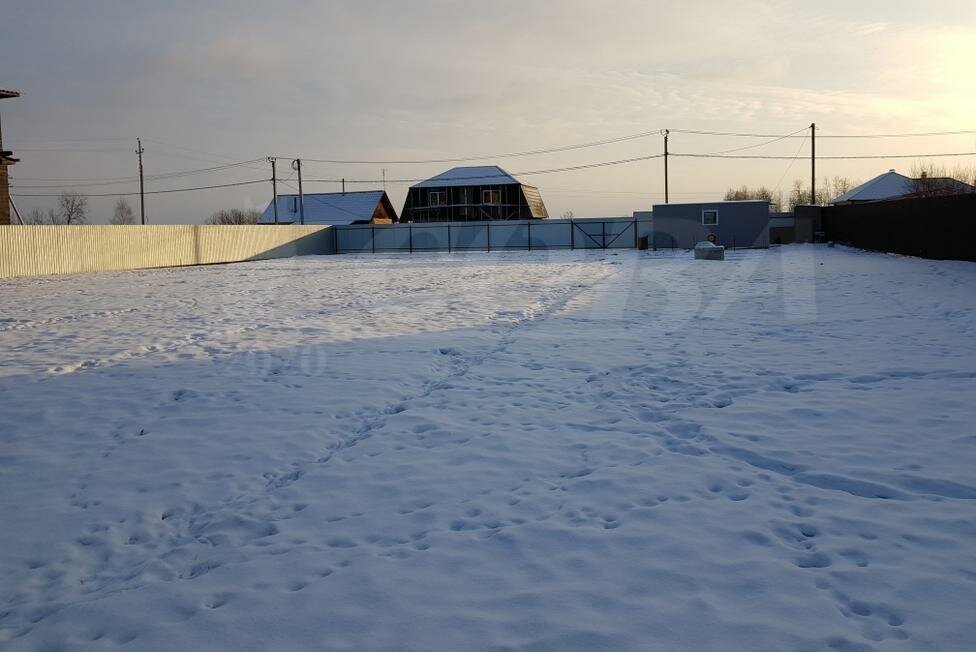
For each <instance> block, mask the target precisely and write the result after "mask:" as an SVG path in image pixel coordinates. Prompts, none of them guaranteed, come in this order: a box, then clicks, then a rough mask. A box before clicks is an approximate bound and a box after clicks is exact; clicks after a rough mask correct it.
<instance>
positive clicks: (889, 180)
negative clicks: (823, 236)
mask: <svg viewBox="0 0 976 652" xmlns="http://www.w3.org/2000/svg"><path fill="white" fill-rule="evenodd" d="M914 187H915V185H914V181H913V180H912V179H911V177H906V176H905V175H904V174H898V173H897V172H895V171H894V170H889V171H888V172H885V173H884V174H880V175H878V176H876V177H875V178H873V179H871V180H870V181H868V182H867V183H862V184H861V185H859V186H858V187H857V188H854V189H853V190H849V191H848V192H845V193H844V194H843V195H841V196H840V197H836V198H834V199H833V200H832V201H831V202H830V203H831V204H841V203H843V202H848V201H875V200H878V199H891V198H893V197H901V196H903V195H907V194H909V193H911V192H912V190H913V189H914Z"/></svg>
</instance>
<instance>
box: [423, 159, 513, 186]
mask: <svg viewBox="0 0 976 652" xmlns="http://www.w3.org/2000/svg"><path fill="white" fill-rule="evenodd" d="M511 183H517V184H521V182H520V181H519V180H518V179H516V178H515V177H513V176H512V175H510V174H509V173H508V172H506V171H505V170H503V169H501V168H500V167H498V166H497V165H480V166H473V167H460V168H451V169H450V170H448V171H447V172H443V173H441V174H438V175H437V176H436V177H431V178H430V179H427V180H426V181H421V182H420V183H418V184H416V185H414V186H411V188H447V187H454V186H494V185H508V184H511Z"/></svg>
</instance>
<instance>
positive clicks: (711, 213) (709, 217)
mask: <svg viewBox="0 0 976 652" xmlns="http://www.w3.org/2000/svg"><path fill="white" fill-rule="evenodd" d="M702 224H704V225H705V226H718V211H716V210H705V211H702Z"/></svg>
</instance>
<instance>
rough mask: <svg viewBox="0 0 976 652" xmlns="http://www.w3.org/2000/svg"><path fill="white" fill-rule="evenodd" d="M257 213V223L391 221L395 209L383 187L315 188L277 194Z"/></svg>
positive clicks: (383, 222)
mask: <svg viewBox="0 0 976 652" xmlns="http://www.w3.org/2000/svg"><path fill="white" fill-rule="evenodd" d="M277 207H278V210H277V217H276V212H275V201H274V200H272V201H271V202H269V203H268V207H267V208H265V209H264V213H262V214H261V219H260V220H258V224H275V223H277V224H321V225H324V226H340V225H345V224H392V223H394V222H396V221H397V213H396V209H394V208H393V204H392V203H391V202H390V198H389V197H388V196H387V194H386V192H385V191H383V190H364V191H361V192H319V193H305V194H304V195H301V196H299V195H278V200H277Z"/></svg>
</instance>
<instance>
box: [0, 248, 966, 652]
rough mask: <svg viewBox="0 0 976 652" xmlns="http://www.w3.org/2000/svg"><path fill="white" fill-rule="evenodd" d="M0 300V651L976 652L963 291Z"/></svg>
mask: <svg viewBox="0 0 976 652" xmlns="http://www.w3.org/2000/svg"><path fill="white" fill-rule="evenodd" d="M689 258H690V254H688V255H671V254H670V253H660V254H653V253H646V252H641V253H638V252H622V253H617V254H603V253H597V252H560V253H544V252H542V253H535V252H533V253H531V254H528V253H525V252H520V253H513V254H466V255H458V256H444V255H429V256H428V255H414V256H391V257H386V256H363V257H353V256H340V257H324V258H318V257H308V258H300V259H289V260H278V261H266V262H258V263H246V264H240V265H231V266H222V267H212V268H196V269H176V270H156V271H147V272H129V273H122V274H99V275H90V276H77V277H64V278H44V279H18V280H12V281H5V282H4V283H3V284H2V285H0V308H2V310H0V319H2V320H3V321H0V342H2V343H3V346H2V347H0V360H2V362H3V364H2V366H0V388H2V391H0V414H2V415H3V423H4V427H3V428H2V429H0V442H2V447H0V495H2V497H3V498H2V501H0V523H3V524H4V527H3V532H2V534H0V543H2V545H0V645H2V646H5V647H9V648H10V649H26V650H33V649H104V648H107V647H114V646H122V645H125V646H126V647H130V648H132V649H150V650H151V649H160V650H162V649H187V648H202V647H212V648H227V649H254V650H258V649H269V648H279V649H307V648H320V649H417V650H421V649H445V650H446V649H538V650H546V649H549V650H572V649H579V650H592V649H635V650H636V649H654V650H687V649H696V650H702V649H706V650H726V649H762V650H820V649H848V650H870V649H879V650H880V649H884V650H888V649H895V650H899V649H904V650H916V649H922V650H926V649H931V650H947V649H959V650H964V649H969V647H970V642H971V640H972V639H973V638H974V636H976V622H974V619H973V617H972V608H971V605H972V604H973V602H974V600H976V548H974V546H973V545H972V540H973V537H974V535H976V520H974V517H976V509H974V499H976V471H974V469H976V466H974V464H973V462H974V461H976V426H974V425H973V423H974V420H973V417H974V416H976V414H974V409H973V397H974V396H976V365H974V361H976V344H974V339H973V337H972V336H973V335H974V324H976V299H974V295H973V293H972V289H971V288H972V286H973V282H974V281H976V266H973V265H971V264H967V263H951V262H932V261H921V260H913V259H906V258H900V257H893V256H884V255H877V254H867V253H863V252H856V251H852V250H845V249H840V248H838V249H826V248H819V247H805V246H796V247H783V248H780V249H774V250H770V251H765V252H759V251H757V252H734V253H732V254H731V255H730V260H728V261H726V262H725V263H711V262H705V263H703V262H698V263H695V262H694V261H690V260H689Z"/></svg>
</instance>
